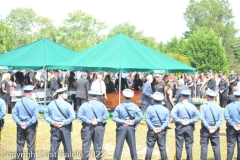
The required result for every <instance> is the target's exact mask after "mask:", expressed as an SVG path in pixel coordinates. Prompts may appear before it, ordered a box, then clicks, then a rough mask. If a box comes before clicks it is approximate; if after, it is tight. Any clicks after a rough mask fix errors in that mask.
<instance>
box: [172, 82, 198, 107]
mask: <svg viewBox="0 0 240 160" xmlns="http://www.w3.org/2000/svg"><path fill="white" fill-rule="evenodd" d="M183 90H189V88H188V86H186V85H182V86H180V87H178V88H177V91H176V94H175V97H174V98H175V102H174V103H175V104H177V103H179V102H182V98H181V91H183ZM188 101H189V102H190V103H192V104H193V101H192V98H191V96H190V98H189V100H188Z"/></svg>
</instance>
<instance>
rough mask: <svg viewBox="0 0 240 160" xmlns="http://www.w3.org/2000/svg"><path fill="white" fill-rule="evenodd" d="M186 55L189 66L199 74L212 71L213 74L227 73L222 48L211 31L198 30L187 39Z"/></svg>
mask: <svg viewBox="0 0 240 160" xmlns="http://www.w3.org/2000/svg"><path fill="white" fill-rule="evenodd" d="M185 53H186V55H187V56H188V57H190V63H191V66H192V67H194V68H196V69H197V70H198V71H200V72H207V71H208V70H209V69H212V70H213V71H214V72H218V71H223V72H225V73H226V72H228V64H227V59H226V55H225V53H224V48H223V46H222V44H221V42H220V40H219V38H218V37H217V35H216V34H215V32H214V31H213V30H210V31H205V30H204V29H200V30H198V31H195V32H193V34H191V35H190V36H189V38H188V41H187V45H186V52H185Z"/></svg>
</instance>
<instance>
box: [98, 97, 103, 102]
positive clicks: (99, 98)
mask: <svg viewBox="0 0 240 160" xmlns="http://www.w3.org/2000/svg"><path fill="white" fill-rule="evenodd" d="M103 99H104V95H98V100H99V102H102V103H103Z"/></svg>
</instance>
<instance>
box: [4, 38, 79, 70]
mask: <svg viewBox="0 0 240 160" xmlns="http://www.w3.org/2000/svg"><path fill="white" fill-rule="evenodd" d="M74 54H76V52H75V51H73V50H70V49H68V48H66V47H63V46H61V45H58V44H56V43H54V42H52V41H50V40H48V39H41V40H38V41H36V42H33V43H30V44H28V45H26V46H23V47H20V48H17V49H15V50H12V51H9V52H6V53H4V54H2V55H0V66H2V68H4V67H5V69H6V68H8V69H10V70H13V69H18V70H40V69H42V68H43V67H44V66H45V65H46V64H50V63H53V62H55V61H57V60H60V59H62V58H66V57H68V56H73V55H74Z"/></svg>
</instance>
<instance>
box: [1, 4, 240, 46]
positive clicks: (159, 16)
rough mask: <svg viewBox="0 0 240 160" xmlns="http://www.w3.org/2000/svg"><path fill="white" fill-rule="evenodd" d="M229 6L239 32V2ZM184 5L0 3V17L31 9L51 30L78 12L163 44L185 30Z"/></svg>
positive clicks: (110, 26)
mask: <svg viewBox="0 0 240 160" xmlns="http://www.w3.org/2000/svg"><path fill="white" fill-rule="evenodd" d="M230 2H231V4H232V9H233V14H234V16H235V22H236V25H235V27H236V28H237V29H240V9H239V7H240V0H230ZM188 4H189V0H4V1H3V2H2V3H1V5H0V15H1V16H2V17H5V16H6V15H7V14H8V13H9V12H10V10H11V9H13V8H18V7H23V8H32V9H33V10H34V11H35V12H36V13H37V15H41V16H45V17H48V18H49V19H51V20H52V21H53V23H54V24H55V26H60V25H61V23H62V21H63V20H64V19H65V18H67V13H70V12H72V11H75V10H82V11H84V12H86V13H88V14H92V15H93V17H95V18H96V19H98V20H100V21H103V22H105V23H106V24H107V25H108V27H109V29H111V28H112V27H113V26H114V25H116V24H119V23H123V22H129V23H130V24H133V25H135V26H136V27H137V29H138V30H139V31H141V30H142V31H144V35H145V36H152V37H155V38H156V40H157V41H163V42H166V41H167V40H170V39H171V38H172V37H174V36H177V37H180V36H182V33H183V32H184V31H186V30H188V28H187V26H186V22H185V20H184V18H183V12H184V11H185V10H186V7H187V5H188ZM105 32H106V33H107V31H105ZM238 35H239V34H238Z"/></svg>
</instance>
